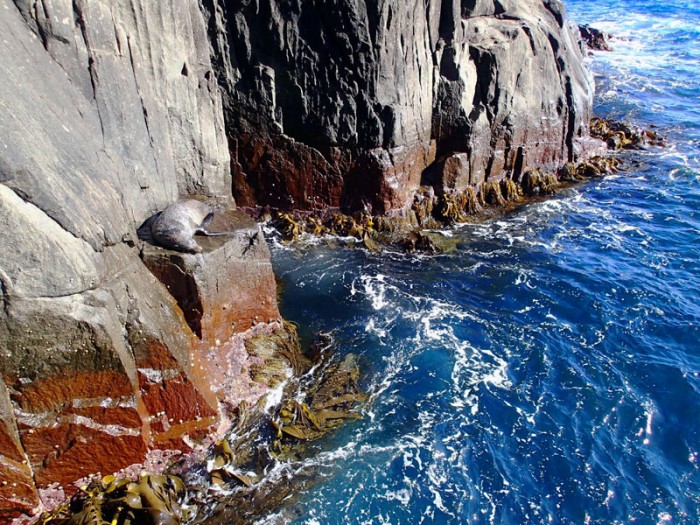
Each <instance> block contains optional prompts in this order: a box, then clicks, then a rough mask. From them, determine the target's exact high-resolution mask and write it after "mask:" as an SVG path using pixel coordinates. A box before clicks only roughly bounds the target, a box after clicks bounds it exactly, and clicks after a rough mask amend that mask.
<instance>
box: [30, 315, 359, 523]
mask: <svg viewBox="0 0 700 525" xmlns="http://www.w3.org/2000/svg"><path fill="white" fill-rule="evenodd" d="M246 349H247V350H248V352H249V354H250V355H251V356H252V357H254V358H256V359H255V361H256V362H257V363H258V364H257V365H255V366H254V367H253V368H252V369H251V375H252V377H253V378H254V379H255V380H256V381H259V382H263V383H265V384H267V385H268V386H269V387H270V388H271V389H272V392H273V393H275V392H277V393H280V392H281V394H282V395H281V401H280V402H279V403H277V404H276V405H275V406H266V404H265V403H266V402H267V400H266V398H263V399H261V400H260V402H259V403H258V404H257V405H256V406H254V407H248V406H247V405H246V404H245V403H241V404H240V405H238V406H237V407H236V408H235V409H233V410H232V412H231V414H230V416H231V418H232V420H233V421H235V424H234V426H233V428H232V429H231V431H230V432H229V433H228V434H227V436H226V438H225V439H221V440H219V441H218V442H216V443H215V444H214V445H213V446H211V447H209V449H208V452H207V455H206V458H205V459H204V460H202V459H201V457H200V458H199V459H193V458H192V457H188V458H185V459H181V460H180V461H178V462H176V463H175V464H173V465H171V466H170V468H169V469H168V474H167V475H151V474H142V475H141V476H140V477H139V478H138V479H128V478H126V479H117V478H116V477H115V476H107V477H105V478H103V479H101V480H94V481H92V482H91V483H90V484H88V485H87V486H84V487H82V488H81V489H80V491H79V492H78V493H77V494H76V495H74V496H73V497H72V498H71V500H70V501H69V502H66V503H64V504H62V505H60V506H59V507H58V508H56V509H55V510H53V511H52V512H51V513H46V514H44V515H43V516H42V517H41V518H40V522H42V523H44V524H46V525H103V524H108V525H136V524H139V525H181V524H199V523H208V524H215V523H226V524H239V523H248V522H250V521H251V520H252V519H253V518H254V517H259V516H260V515H261V514H262V513H264V512H267V511H271V510H275V509H276V508H277V507H278V506H279V505H280V503H281V502H282V501H285V500H289V498H291V497H293V496H294V495H295V494H296V493H298V492H299V491H300V490H301V489H303V488H304V487H305V486H307V485H309V484H311V483H313V482H314V480H315V479H316V473H315V472H314V471H313V470H312V469H304V468H302V469H298V468H296V467H295V465H297V466H298V465H299V464H300V462H303V460H304V459H306V458H309V457H312V456H313V455H314V454H315V453H316V452H318V451H319V450H321V449H322V445H320V443H319V442H320V440H321V438H322V437H323V436H325V435H326V434H327V433H328V432H330V431H333V430H335V429H337V428H339V427H340V426H342V425H343V423H344V422H346V421H347V420H351V419H356V418H359V417H361V416H360V414H359V412H358V409H359V408H360V407H361V406H362V404H363V403H364V402H365V401H366V399H367V396H366V394H364V393H363V392H362V391H361V390H360V386H359V377H360V370H359V366H358V363H357V359H356V357H355V356H354V355H352V354H349V355H347V356H346V357H345V358H344V359H343V360H342V361H338V360H336V359H334V357H333V355H332V352H330V351H329V349H330V345H329V344H326V345H320V344H317V345H314V346H312V348H311V350H310V351H311V353H313V354H315V355H314V357H312V358H309V357H307V356H306V355H304V353H303V352H302V350H301V347H300V344H299V340H298V337H297V333H296V329H295V327H294V326H293V325H291V324H290V323H285V325H284V328H283V329H282V330H280V331H278V332H275V333H273V334H269V335H261V336H258V337H255V338H253V339H251V340H249V341H248V342H247V343H246ZM291 472H294V475H290V473H291Z"/></svg>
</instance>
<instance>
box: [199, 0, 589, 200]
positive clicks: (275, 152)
mask: <svg viewBox="0 0 700 525" xmlns="http://www.w3.org/2000/svg"><path fill="white" fill-rule="evenodd" d="M204 6H205V8H206V9H207V10H208V12H209V16H210V19H209V32H210V35H211V37H212V43H213V46H214V55H215V68H216V71H217V75H218V78H219V82H220V84H221V85H222V87H223V89H224V93H225V97H224V107H225V116H226V121H227V127H228V129H229V134H230V136H231V139H232V140H231V143H232V145H233V149H232V155H233V177H234V194H235V197H236V199H237V201H238V202H239V203H240V204H243V205H253V204H271V205H274V206H280V207H287V208H314V207H315V206H318V205H322V204H325V205H333V206H335V205H344V206H346V207H357V206H362V205H364V206H365V207H366V206H367V205H371V206H372V207H373V208H374V210H375V211H377V212H388V211H391V210H396V209H400V208H402V207H404V206H405V205H406V204H407V203H409V202H410V200H411V198H412V195H413V192H414V191H415V189H416V188H417V187H418V185H419V184H420V178H421V173H422V172H423V170H424V169H425V168H427V167H428V166H429V165H430V164H432V163H433V162H434V161H436V160H437V161H440V162H442V161H443V160H444V159H445V158H446V157H449V156H450V155H452V154H466V155H467V156H468V163H467V164H466V166H467V167H466V169H467V170H468V173H466V174H465V176H464V177H462V178H464V179H466V180H471V181H476V182H477V183H478V182H480V181H483V180H488V179H498V178H501V177H503V176H514V177H517V176H518V175H519V173H520V172H521V171H522V169H523V168H524V167H526V166H528V165H531V166H536V165H546V166H551V167H554V166H556V165H560V164H562V163H564V162H566V161H568V160H571V159H573V158H575V157H576V156H577V155H580V154H581V153H583V152H582V150H581V147H580V144H579V141H578V139H579V138H580V137H584V136H585V135H586V134H587V131H586V126H587V122H588V116H589V111H590V104H591V98H592V89H593V84H592V80H591V77H590V75H589V74H588V72H587V71H586V70H585V68H584V67H583V65H582V63H581V55H580V49H579V46H578V45H577V40H576V38H577V37H575V36H574V33H573V32H572V31H571V28H570V27H569V26H568V25H567V24H565V22H564V13H563V6H562V4H561V3H560V2H559V1H557V0H546V1H542V0H527V1H522V0H521V1H507V0H504V1H496V0H463V1H461V2H459V1H457V0H451V1H448V0H431V1H427V2H425V1H408V2H398V1H395V0H376V1H366V0H361V1H356V0H338V1H334V2H313V1H311V2H299V1H296V2H287V1H280V0H260V1H256V2H233V1H229V0H207V1H205V2H204ZM280 173H283V176H279V175H278V174H280Z"/></svg>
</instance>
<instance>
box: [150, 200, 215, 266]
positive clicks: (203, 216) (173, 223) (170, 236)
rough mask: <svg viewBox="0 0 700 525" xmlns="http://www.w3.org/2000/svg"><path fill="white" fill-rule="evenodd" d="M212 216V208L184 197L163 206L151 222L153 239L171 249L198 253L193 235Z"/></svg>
mask: <svg viewBox="0 0 700 525" xmlns="http://www.w3.org/2000/svg"><path fill="white" fill-rule="evenodd" d="M213 217H214V212H213V211H212V209H211V208H210V207H209V206H208V205H206V204H204V203H203V202H200V201H196V200H193V199H186V200H180V201H177V202H174V203H173V204H171V205H170V206H168V207H167V208H165V209H164V210H163V211H162V212H161V213H160V214H159V215H158V216H157V217H155V219H154V220H153V222H152V223H151V237H152V239H153V241H154V242H155V243H156V244H158V245H160V246H162V247H163V248H169V249H171V250H177V251H181V252H188V253H199V252H201V251H202V248H201V246H199V244H197V242H196V241H195V240H194V235H195V233H197V232H200V231H202V229H203V227H204V226H206V224H207V223H209V222H210V221H211V219H212V218H213Z"/></svg>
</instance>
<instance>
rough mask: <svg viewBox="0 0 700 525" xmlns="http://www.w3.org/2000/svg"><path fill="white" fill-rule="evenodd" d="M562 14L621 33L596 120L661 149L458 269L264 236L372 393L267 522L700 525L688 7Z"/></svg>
mask: <svg viewBox="0 0 700 525" xmlns="http://www.w3.org/2000/svg"><path fill="white" fill-rule="evenodd" d="M566 5H567V9H568V13H569V17H570V18H572V19H574V20H576V21H577V22H580V23H590V24H592V25H594V26H595V27H598V28H601V29H605V30H609V31H610V32H612V33H614V34H615V35H616V36H617V37H618V38H617V39H616V40H614V41H613V45H614V47H615V50H614V52H612V53H597V54H595V56H594V57H592V59H591V64H590V66H591V68H592V69H593V71H594V72H595V75H596V83H597V90H598V98H597V103H596V113H597V114H598V115H601V116H611V117H615V118H623V119H625V120H628V121H632V122H635V123H638V124H641V125H644V126H647V127H648V126H651V125H654V126H658V132H659V133H660V134H661V135H663V136H665V137H666V138H667V140H668V146H667V147H666V148H663V149H651V150H648V151H642V152H634V153H630V154H626V155H625V159H626V161H627V163H628V166H629V169H628V171H626V172H621V173H619V174H617V175H615V176H610V177H607V178H605V179H603V180H598V181H594V182H591V183H588V184H586V185H582V186H578V187H575V188H572V189H567V190H565V191H562V192H560V194H559V195H558V196H556V197H555V198H553V199H551V200H548V201H546V202H542V203H539V204H533V205H530V206H528V207H525V208H524V209H522V210H519V211H518V212H516V213H514V214H512V215H509V216H507V217H504V218H502V219H500V220H495V221H493V222H489V223H486V224H480V225H465V226H461V227H457V228H455V229H453V230H451V231H449V232H447V234H448V235H453V236H454V237H455V238H456V239H457V240H458V242H459V244H458V249H457V251H456V252H454V253H452V254H450V255H442V256H431V257H421V256H411V255H402V254H382V255H377V254H373V253H368V252H366V251H364V250H360V249H357V250H352V249H348V248H338V247H332V246H328V245H327V243H324V242H317V241H309V242H308V243H301V244H296V245H283V244H279V243H276V244H275V246H274V247H273V259H274V266H275V269H276V272H277V273H278V275H279V276H280V277H281V279H282V280H283V282H284V284H285V287H284V294H283V313H284V315H285V317H286V318H288V319H291V320H293V321H296V322H297V323H298V324H299V325H300V326H301V327H302V335H303V336H304V337H305V338H306V339H307V340H310V339H312V338H313V337H314V335H313V334H315V333H321V334H325V335H326V336H327V338H328V339H329V340H330V341H331V345H332V347H333V351H334V352H336V354H337V355H338V356H339V357H342V356H344V355H345V354H347V353H353V354H356V355H357V356H358V358H359V361H360V364H361V366H362V369H363V372H362V383H363V386H364V387H365V388H366V389H367V390H368V391H369V392H370V393H371V396H372V397H371V402H370V403H369V404H368V406H367V407H366V408H365V409H364V412H363V419H362V420H360V421H357V422H352V423H350V424H348V425H346V426H345V427H344V428H342V429H341V430H340V431H339V432H337V433H336V434H334V435H332V436H330V437H328V438H327V439H326V440H325V441H324V443H323V445H322V446H323V451H322V452H321V453H319V454H318V455H315V456H314V457H312V458H310V459H307V460H305V461H304V462H301V463H299V464H298V465H291V471H292V473H293V472H294V470H295V469H297V470H299V471H301V470H304V469H309V468H313V469H314V471H315V472H317V474H318V478H317V482H316V483H314V484H312V485H311V486H310V487H308V488H306V489H304V491H303V492H301V493H300V494H299V497H298V498H296V499H295V500H293V501H291V502H290V504H289V505H288V506H287V507H286V508H284V509H282V510H281V511H279V512H276V513H275V514H273V515H269V516H263V517H261V518H260V520H259V523H261V524H262V523H288V522H293V523H297V524H306V525H322V524H340V523H348V524H365V523H367V524H419V523H438V524H443V523H444V524H461V523H475V524H477V523H479V524H480V523H494V524H589V523H590V524H628V523H635V524H696V523H700V283H699V282H698V280H699V279H700V161H699V160H698V159H699V158H700V2H697V1H696V0H694V1H691V2H680V1H671V2H668V1H665V2H660V1H650V0H637V1H635V2H631V1H629V0H614V1H613V0H595V1H591V0H569V1H568V2H567V3H566Z"/></svg>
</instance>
